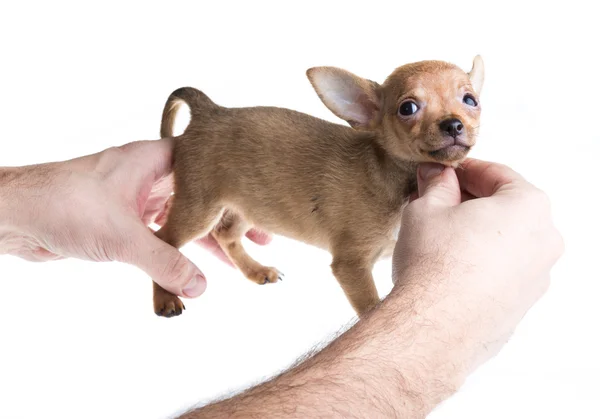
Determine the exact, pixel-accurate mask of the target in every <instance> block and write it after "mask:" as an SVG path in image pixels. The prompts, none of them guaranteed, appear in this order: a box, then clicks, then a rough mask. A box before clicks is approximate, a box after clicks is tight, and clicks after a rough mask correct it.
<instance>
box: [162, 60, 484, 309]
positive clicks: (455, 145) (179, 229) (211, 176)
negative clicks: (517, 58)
mask: <svg viewBox="0 0 600 419" xmlns="http://www.w3.org/2000/svg"><path fill="white" fill-rule="evenodd" d="M306 74H307V76H308V79H309V80H310V83H311V84H312V86H313V88H314V89H315V90H316V92H317V94H318V96H319V98H320V99H321V100H322V101H323V103H324V104H325V106H326V107H327V108H329V109H330V110H331V112H333V113H334V114H335V115H336V116H338V117H339V118H341V119H343V120H345V121H346V122H347V123H348V124H349V125H350V126H349V127H348V126H346V125H340V124H335V123H331V122H328V121H325V120H322V119H319V118H315V117H312V116H310V115H307V114H304V113H300V112H296V111H293V110H289V109H283V108H277V107H249V108H226V107H223V106H220V105H217V104H216V103H214V102H213V101H212V100H211V99H209V98H208V96H206V95H205V94H204V93H202V92H200V91H199V90H196V89H194V88H191V87H184V88H181V89H178V90H176V91H174V92H173V93H172V94H171V95H170V97H169V98H168V100H167V102H166V105H165V109H164V111H163V118H162V126H161V137H163V138H164V137H172V136H173V132H172V127H173V123H174V119H175V115H176V112H177V110H178V108H179V107H180V105H181V104H182V103H186V104H187V105H188V107H189V108H190V113H191V119H190V122H189V125H188V126H187V128H186V129H185V131H184V133H183V134H181V135H180V136H178V137H176V138H175V141H174V151H173V170H174V181H175V185H174V195H173V196H172V197H171V202H170V204H169V205H170V208H169V211H168V215H167V219H166V222H165V224H164V225H163V226H162V228H160V229H159V230H158V231H157V232H156V233H155V234H156V236H157V237H159V238H160V239H162V240H163V241H165V242H166V243H168V244H170V245H172V246H174V247H176V248H179V247H181V246H183V245H184V244H186V243H187V242H189V241H191V240H193V239H195V238H198V237H203V236H205V235H208V234H212V235H213V236H214V238H215V239H216V240H217V242H218V243H219V244H220V246H221V247H222V248H223V250H224V251H225V253H226V254H227V256H229V258H230V259H231V261H232V262H233V263H234V264H235V266H236V267H237V268H238V269H239V270H240V271H241V272H242V273H243V274H244V275H245V276H246V277H247V278H248V279H250V280H251V281H253V282H255V283H257V284H266V283H274V282H277V281H278V279H280V277H281V275H280V272H279V271H278V270H277V269H275V268H273V267H266V266H263V265H261V264H260V263H258V262H257V261H255V260H254V259H252V258H251V257H250V256H249V255H248V254H247V253H246V251H245V250H244V248H243V246H242V242H241V239H242V237H243V236H244V235H245V233H246V232H247V231H248V230H249V229H250V228H251V227H252V226H256V227H258V228H260V229H262V230H264V231H268V232H271V233H274V234H279V235H282V236H286V237H289V238H292V239H295V240H298V241H301V242H304V243H307V244H310V245H314V246H318V247H320V248H322V249H325V250H328V251H329V252H330V253H331V255H332V257H333V259H332V263H331V269H332V271H333V274H334V276H335V277H336V279H337V280H338V282H339V284H340V286H341V288H342V289H343V291H344V293H345V295H346V297H347V298H348V300H349V302H350V304H351V305H352V307H353V308H354V310H355V311H356V313H357V314H358V315H359V317H361V316H364V314H365V313H367V312H368V311H369V310H370V309H371V308H373V307H374V306H375V305H376V304H377V303H378V302H379V296H378V293H377V289H376V287H375V284H374V282H373V277H372V275H371V271H372V268H373V265H374V264H375V262H376V261H377V260H379V259H380V258H382V257H389V256H390V255H391V253H392V251H393V249H394V246H395V243H396V233H397V231H398V226H399V224H400V217H401V215H402V210H403V208H404V206H405V205H406V204H407V203H408V200H409V196H410V195H411V193H412V192H414V191H416V165H417V164H418V163H420V162H437V163H442V164H444V165H448V166H453V167H456V166H457V165H458V164H459V163H460V162H461V161H463V160H464V159H465V157H466V156H467V153H468V152H469V150H470V149H471V148H472V147H473V146H474V145H475V141H476V137H477V132H478V127H479V116H480V109H481V108H480V104H479V94H480V92H481V88H482V85H483V80H484V67H483V61H482V59H481V57H480V56H476V57H475V59H474V60H473V64H472V68H471V70H470V71H469V72H468V73H466V72H464V71H463V70H461V69H460V68H458V67H457V66H455V65H453V64H450V63H447V62H442V61H422V62H417V63H412V64H407V65H404V66H401V67H399V68H397V69H396V70H395V71H394V72H393V73H392V74H391V75H390V76H388V77H387V79H386V80H385V81H384V82H383V84H378V83H376V82H374V81H371V80H368V79H364V78H360V77H358V76H356V75H354V74H352V73H350V72H348V71H346V70H343V69H340V68H336V67H314V68H311V69H309V70H308V71H307V73H306ZM183 308H184V307H183V304H182V302H181V300H180V299H179V298H178V297H177V296H175V295H173V294H171V293H169V292H167V291H166V290H164V289H162V288H161V287H160V286H158V285H157V284H156V283H154V310H155V312H156V314H157V315H159V316H165V317H171V316H176V315H179V314H181V311H182V309H183Z"/></svg>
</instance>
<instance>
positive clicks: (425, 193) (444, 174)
mask: <svg viewBox="0 0 600 419" xmlns="http://www.w3.org/2000/svg"><path fill="white" fill-rule="evenodd" d="M417 184H418V189H419V197H420V198H419V199H425V200H427V201H429V202H432V203H435V204H438V205H442V206H454V205H458V204H460V202H461V193H460V187H459V185H458V179H457V178H456V172H455V171H454V169H452V168H451V167H444V166H442V165H440V164H436V163H423V164H421V165H420V166H419V168H418V171H417Z"/></svg>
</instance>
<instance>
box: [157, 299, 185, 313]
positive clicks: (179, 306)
mask: <svg viewBox="0 0 600 419" xmlns="http://www.w3.org/2000/svg"><path fill="white" fill-rule="evenodd" d="M183 310H185V306H184V305H183V303H182V302H181V300H180V299H179V297H177V296H176V295H173V294H168V293H162V294H160V295H158V296H157V295H155V296H154V313H156V315H157V316H161V317H175V316H179V315H180V314H181V313H182V311H183Z"/></svg>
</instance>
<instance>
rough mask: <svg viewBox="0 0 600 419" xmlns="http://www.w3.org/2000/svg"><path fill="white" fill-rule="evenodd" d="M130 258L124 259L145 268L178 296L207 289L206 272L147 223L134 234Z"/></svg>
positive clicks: (192, 296)
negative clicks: (153, 230)
mask: <svg viewBox="0 0 600 419" xmlns="http://www.w3.org/2000/svg"><path fill="white" fill-rule="evenodd" d="M130 246H131V247H132V248H131V249H129V250H128V252H126V253H128V254H129V255H130V258H129V259H130V260H128V261H124V262H127V263H130V264H132V265H135V266H137V267H139V268H140V269H142V270H143V271H144V272H146V273H147V274H148V275H149V276H150V277H151V278H152V280H153V281H154V282H156V283H157V284H158V285H160V286H161V287H162V288H164V289H165V290H167V291H169V292H171V293H173V294H175V295H179V296H183V297H188V298H194V297H198V296H200V295H201V294H202V293H203V292H204V290H205V289H206V278H205V277H204V274H203V273H202V272H201V271H200V269H198V267H197V266H196V265H194V264H193V263H192V262H191V261H190V260H189V259H188V258H186V257H185V256H184V255H183V254H182V253H181V252H180V251H179V250H177V249H176V248H174V247H173V246H170V245H169V244H167V243H165V242H164V241H162V240H161V239H159V238H158V237H156V236H155V235H154V234H153V232H152V231H151V230H150V229H149V228H148V227H146V226H140V229H139V230H138V231H137V232H136V234H135V235H134V236H133V237H132V240H131V242H130Z"/></svg>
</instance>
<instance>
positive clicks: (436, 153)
mask: <svg viewBox="0 0 600 419" xmlns="http://www.w3.org/2000/svg"><path fill="white" fill-rule="evenodd" d="M470 149H471V147H469V146H467V145H462V144H453V145H449V146H446V147H442V148H439V149H437V150H433V151H428V152H427V154H428V155H429V156H431V157H433V158H434V159H435V160H439V161H453V160H460V159H462V158H463V157H465V155H466V154H467V153H468V152H469V150H470Z"/></svg>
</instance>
